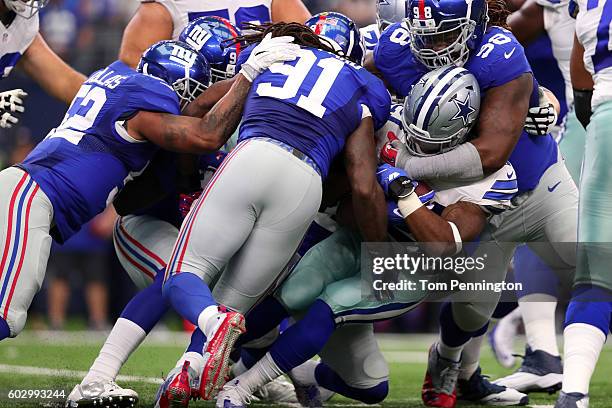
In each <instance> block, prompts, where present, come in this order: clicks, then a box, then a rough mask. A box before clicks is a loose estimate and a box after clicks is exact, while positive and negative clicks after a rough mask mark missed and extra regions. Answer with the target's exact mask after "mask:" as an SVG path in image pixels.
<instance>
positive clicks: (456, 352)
mask: <svg viewBox="0 0 612 408" xmlns="http://www.w3.org/2000/svg"><path fill="white" fill-rule="evenodd" d="M436 347H437V350H438V354H439V355H440V357H442V358H445V359H447V360H450V361H455V362H457V361H459V360H461V352H462V351H463V347H465V345H463V346H458V347H451V346H447V345H446V344H444V343H443V342H442V339H440V340H438V345H437V346H436Z"/></svg>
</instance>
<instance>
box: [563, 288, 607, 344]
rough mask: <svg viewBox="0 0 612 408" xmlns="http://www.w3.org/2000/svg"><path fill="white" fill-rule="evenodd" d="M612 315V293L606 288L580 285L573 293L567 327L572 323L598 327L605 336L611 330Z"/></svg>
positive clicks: (566, 322) (568, 311) (566, 315)
mask: <svg viewBox="0 0 612 408" xmlns="http://www.w3.org/2000/svg"><path fill="white" fill-rule="evenodd" d="M611 314H612V293H611V292H610V291H608V290H606V289H604V288H600V287H597V286H589V285H578V286H576V287H575V288H574V292H573V293H572V300H571V301H570V303H569V305H568V307H567V312H566V313H565V326H568V325H570V324H572V323H586V324H589V325H591V326H595V327H597V328H598V329H599V330H601V331H602V332H603V333H604V335H605V336H607V335H608V331H609V330H610V323H611V319H610V316H611Z"/></svg>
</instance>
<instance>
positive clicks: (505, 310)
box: [492, 281, 518, 319]
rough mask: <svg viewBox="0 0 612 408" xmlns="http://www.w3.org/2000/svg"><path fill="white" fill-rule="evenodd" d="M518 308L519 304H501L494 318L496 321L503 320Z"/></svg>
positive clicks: (496, 309) (494, 313)
mask: <svg viewBox="0 0 612 408" xmlns="http://www.w3.org/2000/svg"><path fill="white" fill-rule="evenodd" d="M506 282H508V281H506ZM517 307H518V303H517V302H499V303H498V304H497V307H496V308H495V311H494V312H493V316H492V317H494V318H495V319H501V318H503V317H506V316H507V315H509V314H510V312H512V311H513V310H514V309H516V308H517Z"/></svg>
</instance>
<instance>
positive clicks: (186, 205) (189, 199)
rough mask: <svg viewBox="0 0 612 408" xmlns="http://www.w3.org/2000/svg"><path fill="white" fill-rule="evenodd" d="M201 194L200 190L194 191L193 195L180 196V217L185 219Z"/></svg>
mask: <svg viewBox="0 0 612 408" xmlns="http://www.w3.org/2000/svg"><path fill="white" fill-rule="evenodd" d="M201 194H202V190H199V191H196V192H195V193H190V194H181V195H180V198H179V212H180V213H181V217H182V218H183V219H185V218H186V217H187V214H189V211H190V210H191V206H192V205H193V203H194V202H195V201H196V200H197V199H198V198H200V195H201Z"/></svg>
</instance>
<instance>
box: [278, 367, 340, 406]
mask: <svg viewBox="0 0 612 408" xmlns="http://www.w3.org/2000/svg"><path fill="white" fill-rule="evenodd" d="M318 364H319V363H318V362H316V361H313V360H309V361H307V362H305V363H304V364H302V365H299V366H297V367H295V368H294V369H293V370H291V371H290V372H289V378H291V381H292V382H293V385H294V386H295V395H296V396H297V400H298V401H299V403H300V405H301V406H303V407H309V408H313V407H322V406H323V403H324V402H325V401H327V400H329V399H331V397H333V396H334V394H335V392H333V391H330V390H328V389H326V388H323V387H320V386H319V385H318V384H317V382H316V380H314V371H315V369H316V368H317V365H318Z"/></svg>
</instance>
